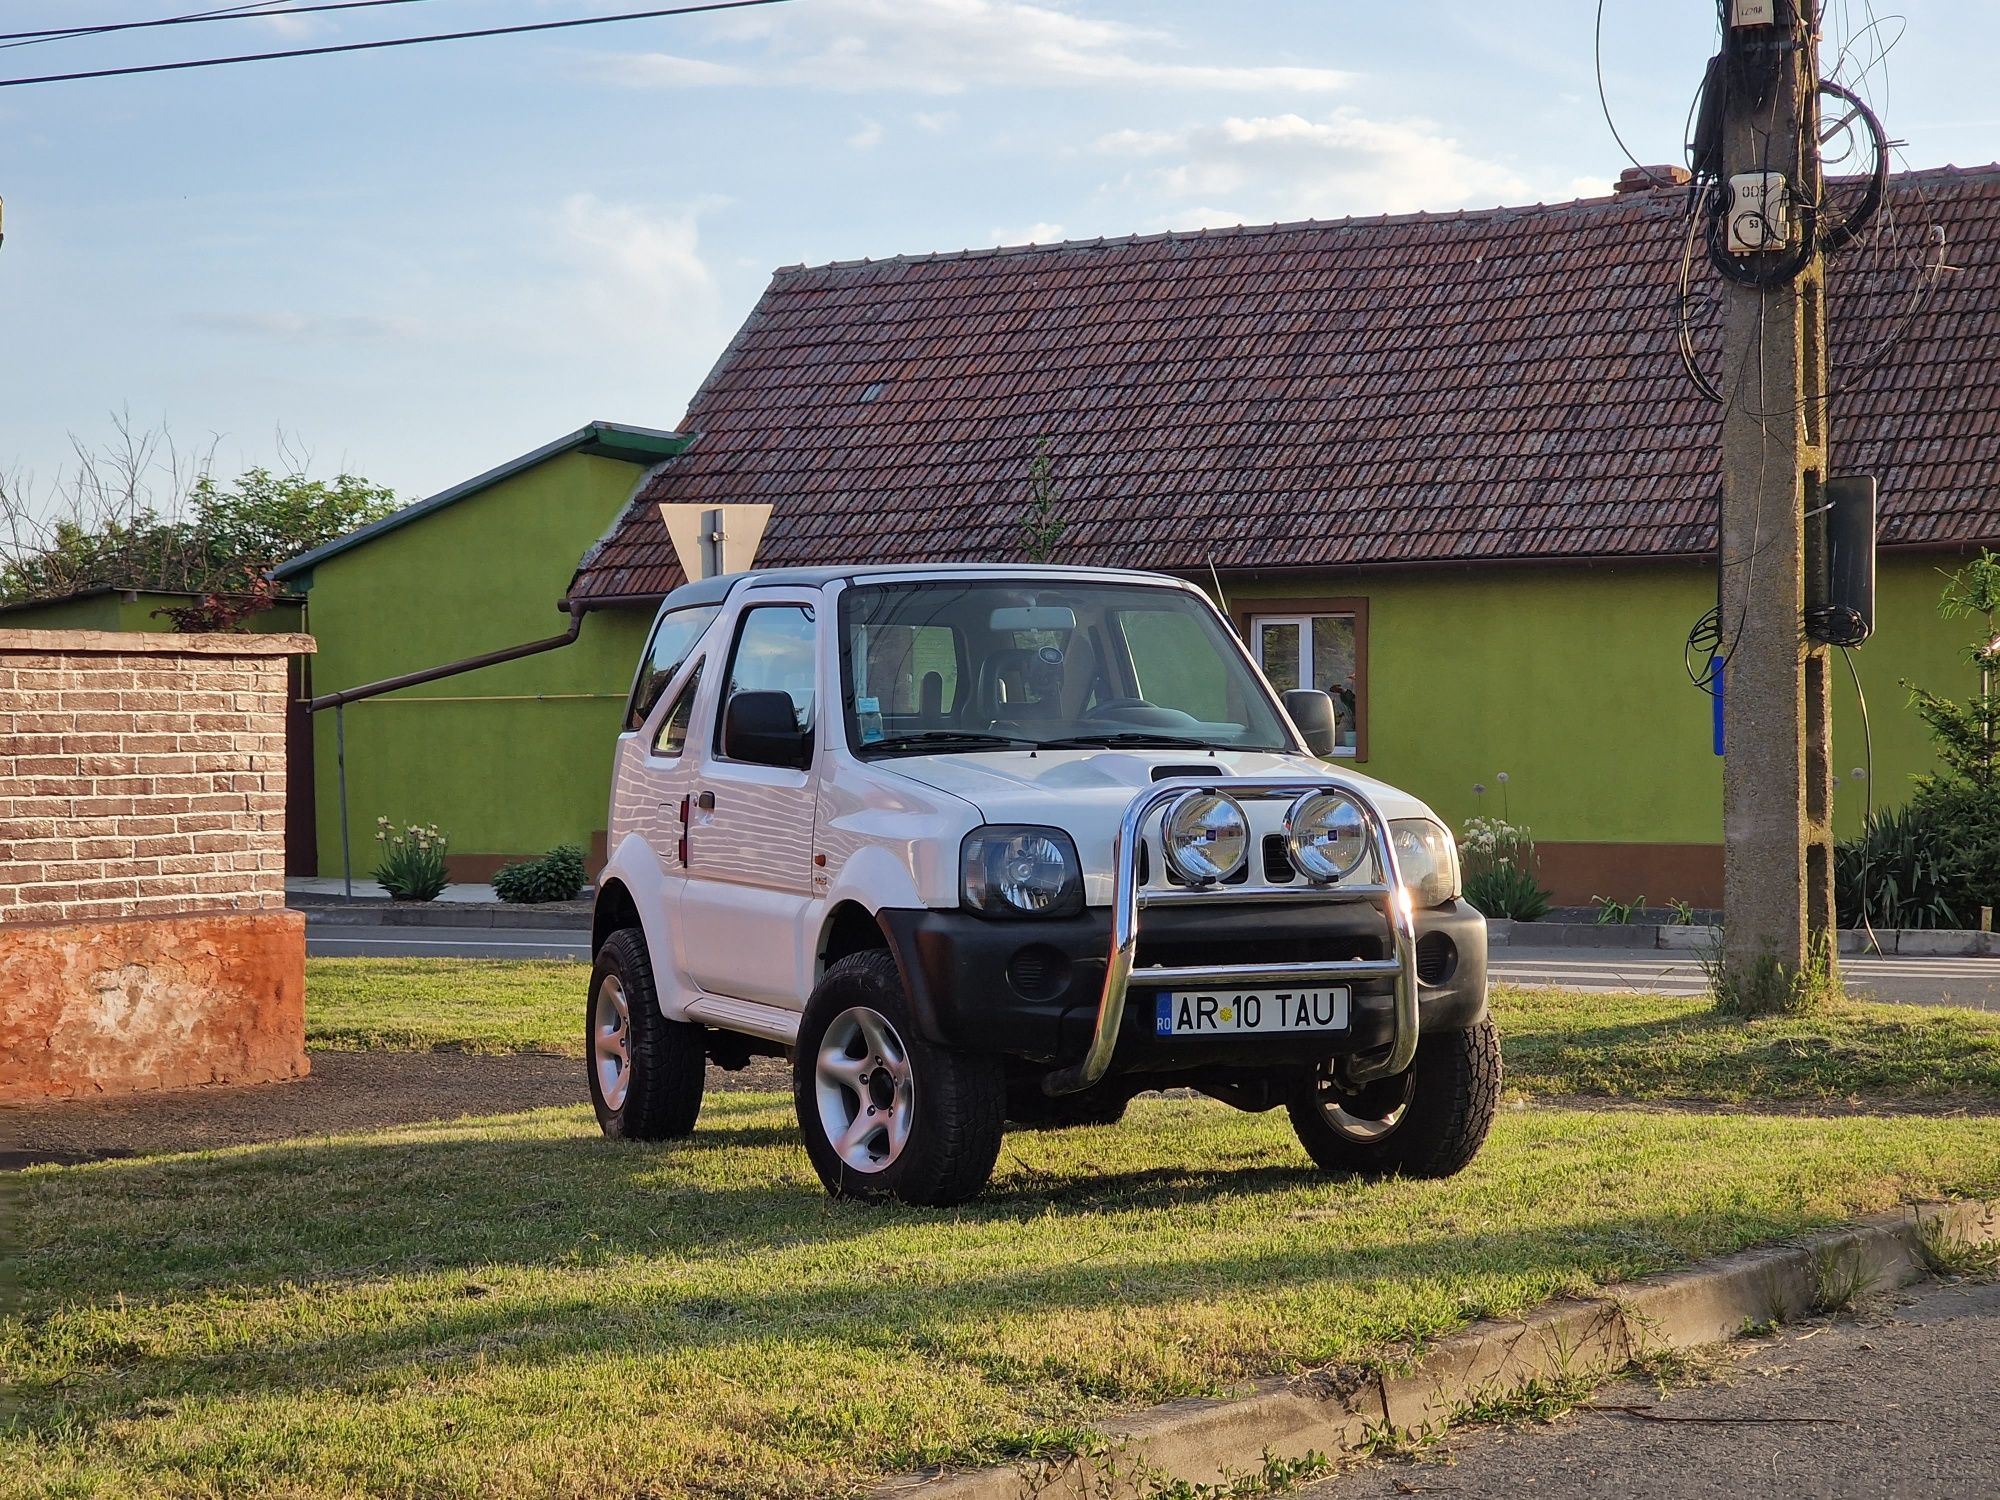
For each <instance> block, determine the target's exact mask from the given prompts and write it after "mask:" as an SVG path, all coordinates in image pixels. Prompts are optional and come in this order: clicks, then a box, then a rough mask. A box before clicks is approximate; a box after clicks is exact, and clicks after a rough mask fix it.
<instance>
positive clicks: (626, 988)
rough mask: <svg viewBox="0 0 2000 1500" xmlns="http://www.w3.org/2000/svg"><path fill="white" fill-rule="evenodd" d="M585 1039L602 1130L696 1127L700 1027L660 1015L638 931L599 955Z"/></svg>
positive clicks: (666, 1136)
mask: <svg viewBox="0 0 2000 1500" xmlns="http://www.w3.org/2000/svg"><path fill="white" fill-rule="evenodd" d="M583 1040H584V1050H585V1055H586V1056H587V1057H588V1058H589V1060H590V1102H591V1105H592V1106H593V1107H594V1108H595V1109H596V1111H597V1126H598V1129H600V1130H602V1131H603V1132H604V1133H605V1134H606V1135H608V1136H611V1137H612V1138H613V1139H616V1140H627V1141H664V1140H671V1139H672V1138H673V1137H675V1136H682V1135H686V1134H688V1133H689V1132H690V1131H692V1130H693V1129H694V1122H695V1121H696V1119H698V1118H699V1117H700V1115H701V1095H702V1087H703V1085H704V1083H705V1082H706V1081H707V1077H708V1059H707V1057H706V1055H705V1054H704V1051H703V1048H702V1029H701V1027H699V1026H697V1025H695V1024H694V1023H693V1022H691V1021H672V1020H669V1019H668V1018H667V1017H666V1016H664V1015H662V1014H661V1013H660V998H659V994H658V992H657V991H656V990H655V989H654V987H653V965H652V961H651V960H650V959H649V958H648V957H647V954H646V939H645V935H644V934H643V933H641V932H640V931H639V930H638V929H637V928H634V927H627V928H624V929H622V930H621V931H618V932H614V933H612V934H611V936H610V937H608V938H606V939H605V942H604V946H603V947H602V948H599V949H598V950H597V962H596V963H595V964H594V965H593V966H592V967H591V971H590V1006H589V1009H588V1012H587V1014H586V1017H585V1021H584V1039H583Z"/></svg>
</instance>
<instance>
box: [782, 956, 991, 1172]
mask: <svg viewBox="0 0 2000 1500" xmlns="http://www.w3.org/2000/svg"><path fill="white" fill-rule="evenodd" d="M792 1096H793V1102H794V1103H795V1105H796V1106H797V1108H798V1115H799V1130H800V1132H801V1133H802V1134H803V1135H804V1137H805V1143H806V1155H807V1156H809V1157H811V1158H812V1164H813V1170H814V1171H816V1172H817V1173H819V1180H820V1181H821V1182H822V1183H824V1184H825V1185H826V1190H827V1191H828V1192H829V1193H831V1194H833V1196H834V1197H836V1198H898V1199H901V1200H902V1201H903V1202H905V1203H915V1204H922V1205H926V1206H929V1207H937V1208H941V1207H946V1206H948V1205H950V1204H954V1203H963V1202H964V1201H965V1200H966V1199H968V1198H970V1197H972V1196H973V1194H975V1193H977V1192H978V1191H979V1190H980V1189H981V1188H982V1187H984V1186H985V1185H986V1179H987V1178H988V1177H990V1176H991V1175H992V1174H993V1163H994V1161H995V1160H997V1159H998V1157H999V1155H1000V1133H1001V1127H1002V1121H1003V1119H1004V1116H1005V1113H1006V1079H1005V1075H1004V1073H1003V1071H1002V1069H1001V1066H1000V1061H999V1059H998V1058H994V1057H982V1056H977V1055H975V1054H973V1053H969V1052H955V1051H953V1050H952V1049H950V1048H949V1047H939V1046H935V1045H933V1044H931V1043H929V1042H926V1041H924V1040H923V1038H922V1037H920V1036H918V1034H917V1031H916V1027H915V1025H914V1024H913V1017H912V1015H911V1012H910V1005H909V1001H908V999H907V998H906V997H905V996H904V994H903V981H902V976H901V975H900V974H898V973H897V971H896V961H895V959H894V958H893V957H891V956H890V955H889V954H887V953H883V952H880V951H879V950H878V951H871V952H866V953H855V954H850V955H849V956H848V957H846V958H843V959H841V960H840V961H839V962H838V963H835V964H834V965H832V966H831V967H830V968H828V969H827V971H826V974H825V976H824V977H822V978H821V980H820V982H819V985H818V986H817V987H816V988H815V989H814V990H813V994H812V999H811V1000H809V1001H808V1002H807V1003H806V1010H805V1016H804V1018H803V1019H802V1021H801V1022H800V1025H799V1038H798V1045H797V1047H796V1049H795V1050H794V1052H793V1061H792Z"/></svg>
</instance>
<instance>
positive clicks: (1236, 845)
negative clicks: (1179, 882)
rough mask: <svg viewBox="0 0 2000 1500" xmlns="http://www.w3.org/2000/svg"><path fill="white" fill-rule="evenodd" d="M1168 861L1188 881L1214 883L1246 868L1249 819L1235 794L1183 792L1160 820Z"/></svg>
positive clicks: (1248, 848)
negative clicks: (1230, 795) (1244, 866)
mask: <svg viewBox="0 0 2000 1500" xmlns="http://www.w3.org/2000/svg"><path fill="white" fill-rule="evenodd" d="M1160 841H1161V843H1162V844H1164V845H1165V846H1166V853H1167V864H1168V865H1169V866H1170V867H1171V868H1172V870H1173V872H1174V873H1175V874H1176V875H1178V876H1180V877H1181V879H1183V880H1185V881H1186V882H1187V883H1188V884H1189V885H1213V884H1214V883H1215V882H1216V881H1218V880H1227V879H1228V878H1229V877H1230V876H1232V875H1234V874H1235V873H1236V872H1237V871H1238V870H1240V869H1242V868H1243V861H1244V859H1245V858H1246V857H1247V856H1248V855H1249V853H1250V820H1249V819H1248V818H1246V817H1245V816H1244V815H1243V807H1242V805H1241V804H1240V803H1239V802H1237V800H1236V799H1235V798H1234V797H1228V796H1224V795H1223V794H1222V793H1221V792H1183V793H1181V795H1180V796H1178V797H1176V798H1174V800H1173V801H1172V802H1169V803H1168V804H1167V811H1166V815H1165V816H1164V817H1163V818H1162V819H1161V820H1160Z"/></svg>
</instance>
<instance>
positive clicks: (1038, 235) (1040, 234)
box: [993, 222, 1063, 245]
mask: <svg viewBox="0 0 2000 1500" xmlns="http://www.w3.org/2000/svg"><path fill="white" fill-rule="evenodd" d="M1062 237H1063V227H1062V225H1060V224H1050V223H1047V222H1040V223H1035V224H1030V225H1029V226H1028V227H1027V228H1026V229H995V230H994V231H993V243H994V244H996V245H1053V244H1054V243H1055V242H1056V241H1057V240H1059V239H1061V238H1062Z"/></svg>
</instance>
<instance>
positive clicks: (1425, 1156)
mask: <svg viewBox="0 0 2000 1500" xmlns="http://www.w3.org/2000/svg"><path fill="white" fill-rule="evenodd" d="M1499 1107H1500V1034H1499V1032H1498V1030H1497V1029H1496V1028H1495V1027H1494V1025H1493V1018H1492V1017H1491V1016H1488V1017H1486V1018H1485V1019H1483V1020H1481V1021H1480V1022H1479V1024H1478V1025H1476V1026H1472V1027H1470V1028H1468V1029H1466V1030H1464V1031H1451V1032H1445V1033H1443V1034H1442V1035H1436V1036H1427V1037H1425V1038H1424V1039H1423V1041H1422V1042H1421V1043H1419V1045H1418V1047H1417V1056H1416V1061H1415V1062H1413V1063H1412V1064H1411V1065H1410V1067H1409V1070H1408V1071H1407V1072H1403V1073H1398V1074H1397V1075H1396V1076H1395V1077H1393V1078H1384V1079H1378V1080H1377V1081H1375V1082H1373V1083H1369V1084H1364V1085H1362V1086H1361V1087H1359V1088H1354V1089H1344V1088H1342V1087H1341V1085H1340V1083H1339V1081H1338V1077H1337V1075H1336V1074H1335V1072H1334V1070H1333V1067H1332V1065H1331V1064H1328V1065H1327V1066H1325V1067H1322V1068H1321V1069H1320V1071H1319V1074H1318V1076H1317V1077H1315V1078H1314V1080H1313V1082H1312V1084H1311V1086H1310V1087H1309V1088H1308V1089H1307V1090H1306V1091H1305V1092H1303V1093H1302V1094H1300V1096H1299V1097H1298V1098H1296V1099H1294V1100H1293V1101H1292V1102H1291V1104H1290V1105H1289V1106H1288V1108H1289V1111H1290V1114H1291V1117H1292V1128H1293V1129H1294V1130H1296V1131H1297V1132H1298V1136H1299V1143H1300V1144H1301V1145H1303V1146H1304V1147H1305V1148H1306V1154H1307V1155H1309V1156H1311V1157H1312V1159H1313V1161H1314V1162H1316V1163H1317V1164H1318V1165H1319V1168H1320V1170H1321V1171H1323V1172H1329V1173H1332V1174H1334V1175H1337V1176H1342V1177H1348V1176H1361V1177H1387V1176H1390V1175H1392V1174H1394V1173H1401V1174H1403V1175H1404V1176H1407V1177H1449V1176H1451V1175H1452V1174H1453V1173H1455V1172H1457V1171H1459V1170H1460V1169H1462V1168H1463V1167H1464V1166H1465V1164H1466V1163H1467V1162H1469V1161H1471V1160H1472V1158H1473V1157H1474V1156H1475V1155H1477V1154H1478V1151H1479V1147H1480V1145H1481V1144H1482V1143H1483V1142H1484V1141H1485V1139H1486V1132H1487V1131H1488V1130H1489V1129H1491V1128H1492V1125H1493V1116H1494V1114H1495V1113H1496V1112H1497V1111H1498V1109H1499Z"/></svg>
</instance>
